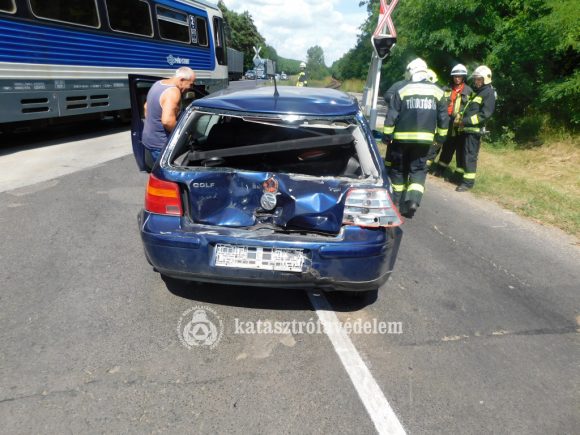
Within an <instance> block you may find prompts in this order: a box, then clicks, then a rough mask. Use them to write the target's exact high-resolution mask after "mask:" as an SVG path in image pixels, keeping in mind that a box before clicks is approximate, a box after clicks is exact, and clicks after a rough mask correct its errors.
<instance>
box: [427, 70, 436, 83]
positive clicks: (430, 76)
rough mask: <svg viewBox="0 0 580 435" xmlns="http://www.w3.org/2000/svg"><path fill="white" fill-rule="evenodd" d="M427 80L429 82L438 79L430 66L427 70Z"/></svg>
mask: <svg viewBox="0 0 580 435" xmlns="http://www.w3.org/2000/svg"><path fill="white" fill-rule="evenodd" d="M427 80H428V81H430V82H431V83H437V80H439V77H437V73H436V72H435V71H433V70H432V69H431V68H429V69H428V70H427Z"/></svg>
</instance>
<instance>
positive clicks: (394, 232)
mask: <svg viewBox="0 0 580 435" xmlns="http://www.w3.org/2000/svg"><path fill="white" fill-rule="evenodd" d="M152 81H153V80H152V79H151V78H148V79H139V78H136V77H133V78H132V80H131V98H132V104H133V122H132V138H133V147H134V151H135V157H136V159H137V163H138V165H139V167H140V168H141V169H144V170H150V176H149V181H148V185H147V190H146V195H145V205H144V208H143V210H142V211H141V213H140V214H139V218H138V220H139V229H140V232H141V238H142V240H143V246H144V248H145V255H146V257H147V259H148V261H149V262H150V263H151V264H152V265H153V266H154V267H155V269H156V270H157V271H158V272H160V273H161V274H162V275H166V276H169V277H172V278H177V279H183V280H191V281H201V282H213V283H225V284H233V285H251V286H268V287H281V288H304V289H314V288H316V289H321V290H331V291H334V290H338V291H348V292H352V293H354V294H358V295H362V294H365V292H366V294H367V295H368V294H369V292H372V293H373V294H376V291H377V289H378V288H379V287H380V286H381V285H382V284H383V283H385V282H386V281H387V279H388V278H389V275H390V274H391V271H392V270H393V266H394V264H395V259H396V256H397V251H398V248H399V245H400V242H401V237H402V231H401V229H400V228H399V226H400V225H401V224H402V219H401V217H400V215H399V212H398V210H397V209H396V208H395V207H394V206H393V203H392V201H391V195H390V194H391V187H390V184H389V179H388V177H387V173H386V170H385V167H384V164H383V161H382V159H381V156H380V154H379V150H378V148H377V145H376V143H375V140H374V139H373V136H372V132H371V130H370V128H369V126H368V124H367V122H366V120H365V118H364V117H363V115H362V113H361V112H360V109H359V106H358V103H357V101H356V99H354V98H353V97H351V96H349V95H347V94H345V93H342V92H340V91H337V90H332V89H316V88H296V87H278V93H277V94H275V90H274V88H273V87H262V88H257V89H251V90H242V91H235V92H232V91H227V90H226V91H222V92H219V93H216V94H212V95H209V96H206V97H203V98H198V99H196V100H194V101H193V102H192V103H191V104H189V106H188V107H187V108H185V109H184V110H183V112H182V114H181V116H180V118H179V121H178V125H177V127H176V129H175V130H174V132H173V134H172V135H171V137H170V139H169V142H168V144H167V146H166V148H165V149H164V151H163V152H162V154H161V156H160V158H159V160H158V161H157V162H156V163H155V164H154V166H153V168H152V169H149V168H147V164H146V163H147V162H146V161H145V160H144V153H143V145H142V144H141V141H140V137H141V130H142V125H143V123H142V119H141V118H142V110H141V106H142V102H143V99H144V95H146V90H147V88H148V86H147V84H148V83H149V85H150V84H151V83H152ZM194 97H195V96H194Z"/></svg>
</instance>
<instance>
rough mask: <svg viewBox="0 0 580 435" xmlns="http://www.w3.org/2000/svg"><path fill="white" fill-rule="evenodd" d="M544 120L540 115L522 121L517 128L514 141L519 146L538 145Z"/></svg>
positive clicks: (527, 117) (529, 116) (530, 116)
mask: <svg viewBox="0 0 580 435" xmlns="http://www.w3.org/2000/svg"><path fill="white" fill-rule="evenodd" d="M543 125H544V118H543V117H542V116H539V115H528V116H526V117H524V118H522V119H521V120H520V122H519V123H518V125H517V127H516V131H515V135H514V139H515V141H516V142H517V143H518V144H530V143H535V144H538V139H539V136H540V131H541V130H542V127H543ZM539 143H541V142H539Z"/></svg>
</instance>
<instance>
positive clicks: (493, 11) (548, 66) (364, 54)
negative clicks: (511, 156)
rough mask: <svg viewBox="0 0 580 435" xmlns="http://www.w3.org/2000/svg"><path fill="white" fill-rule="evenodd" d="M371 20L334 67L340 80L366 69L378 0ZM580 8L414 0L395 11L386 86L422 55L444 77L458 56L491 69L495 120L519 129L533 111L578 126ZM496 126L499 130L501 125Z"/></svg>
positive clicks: (515, 1)
mask: <svg viewBox="0 0 580 435" xmlns="http://www.w3.org/2000/svg"><path fill="white" fill-rule="evenodd" d="M361 5H366V6H367V11H368V14H369V15H368V19H367V20H366V21H365V23H363V25H362V26H361V28H360V30H361V33H360V34H359V38H358V41H357V45H356V47H355V48H354V49H352V50H350V51H349V52H348V53H346V54H345V55H344V56H343V57H342V58H341V59H339V60H338V61H337V62H335V64H334V65H333V73H334V74H335V75H337V77H338V78H339V79H347V78H360V79H364V78H365V77H366V74H367V70H368V64H369V61H370V57H371V53H372V48H371V45H370V43H369V41H370V37H371V34H372V32H373V30H374V27H375V26H376V23H377V18H378V9H379V1H378V0H363V1H361ZM579 21H580V9H578V7H577V0H488V1H485V2H482V1H480V2H473V1H472V0H448V1H445V2H442V1H437V0H414V1H413V2H400V3H399V6H397V9H395V12H394V22H395V24H396V26H397V29H398V41H397V45H396V46H395V48H394V49H393V52H392V54H391V56H390V57H389V58H387V59H386V60H385V61H384V62H383V69H382V80H381V82H382V83H381V85H382V86H381V88H382V89H383V90H384V89H386V88H387V87H388V86H389V85H390V84H391V83H393V82H394V81H396V80H399V79H400V78H401V76H402V75H403V71H404V68H405V65H406V64H407V63H408V62H409V61H410V60H412V59H413V58H415V57H417V56H420V57H422V58H423V59H425V60H426V61H427V63H428V64H429V66H430V67H431V68H432V69H434V70H435V71H436V72H437V74H438V75H439V77H448V75H449V72H450V70H451V68H452V67H453V66H454V65H455V64H457V63H459V62H461V63H464V64H465V65H467V67H468V69H470V70H471V71H473V69H475V67H476V66H478V65H481V64H486V65H488V66H489V67H490V68H491V69H492V70H493V73H494V79H493V83H494V87H496V89H497V93H498V95H499V99H498V107H497V111H496V114H495V115H494V120H495V122H496V123H499V124H500V125H506V126H509V127H513V128H516V129H517V128H518V127H520V126H522V128H523V125H529V124H525V123H524V121H525V118H526V117H528V116H545V114H546V113H548V114H549V115H550V117H551V119H552V120H553V121H557V122H561V123H563V124H564V125H567V126H568V127H571V128H577V127H579V126H580V115H579V113H580V107H579V102H580V72H579V69H578V64H579V63H580V51H579V45H580V43H579V41H580V30H579V26H578V24H577V23H578V22H579ZM496 131H499V129H496Z"/></svg>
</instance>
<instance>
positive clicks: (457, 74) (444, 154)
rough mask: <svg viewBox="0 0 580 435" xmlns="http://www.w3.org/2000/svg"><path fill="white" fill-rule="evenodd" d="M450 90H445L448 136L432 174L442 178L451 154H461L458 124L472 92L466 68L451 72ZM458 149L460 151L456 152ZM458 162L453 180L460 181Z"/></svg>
mask: <svg viewBox="0 0 580 435" xmlns="http://www.w3.org/2000/svg"><path fill="white" fill-rule="evenodd" d="M451 80H452V83H451V88H448V89H447V90H446V96H447V99H448V104H449V105H448V108H447V113H448V114H449V134H448V135H447V140H446V141H445V143H444V144H443V148H442V150H441V156H440V157H439V161H438V162H437V165H435V168H434V171H433V174H434V175H435V176H442V175H443V173H444V172H445V170H446V169H447V168H448V167H449V163H451V159H453V154H455V153H456V152H457V153H458V155H459V153H462V148H463V142H464V141H465V137H464V135H463V133H462V132H460V131H459V128H458V127H459V124H460V122H461V116H462V115H461V114H462V112H463V110H464V109H465V107H466V105H467V102H468V100H469V96H470V95H471V93H472V92H473V90H472V89H471V88H470V87H469V85H467V83H465V82H466V80H467V68H465V65H463V64H461V63H460V64H457V65H455V66H454V67H453V69H452V70H451ZM458 149H461V150H460V151H458ZM456 160H457V162H458V165H457V170H456V173H455V175H454V178H456V179H458V180H459V181H460V180H461V178H462V176H463V167H461V166H460V165H459V157H456Z"/></svg>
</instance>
